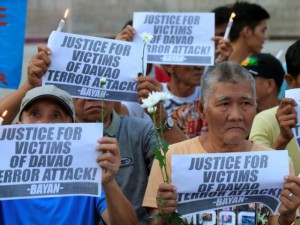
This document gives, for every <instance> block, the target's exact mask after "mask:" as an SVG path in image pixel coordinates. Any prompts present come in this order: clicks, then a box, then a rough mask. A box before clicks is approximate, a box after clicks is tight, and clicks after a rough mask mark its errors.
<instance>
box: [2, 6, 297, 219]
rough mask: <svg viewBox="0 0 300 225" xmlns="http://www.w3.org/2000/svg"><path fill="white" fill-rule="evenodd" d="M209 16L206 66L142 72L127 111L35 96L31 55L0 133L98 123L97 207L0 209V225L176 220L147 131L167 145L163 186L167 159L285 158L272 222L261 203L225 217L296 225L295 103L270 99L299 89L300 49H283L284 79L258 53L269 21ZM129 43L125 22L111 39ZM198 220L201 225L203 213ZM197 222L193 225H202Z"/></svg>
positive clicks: (37, 86)
mask: <svg viewBox="0 0 300 225" xmlns="http://www.w3.org/2000/svg"><path fill="white" fill-rule="evenodd" d="M232 11H234V12H235V13H236V15H237V16H236V18H235V21H234V23H233V25H232V29H231V32H230V34H229V39H224V38H223V37H222V36H223V35H224V33H225V29H226V26H227V22H228V18H229V16H230V13H231V12H232ZM212 12H214V13H215V17H216V19H215V21H216V23H215V37H213V40H214V41H215V45H216V50H215V65H214V66H212V67H210V68H206V67H204V66H199V65H194V66H191V65H174V64H172V65H168V64H166V65H152V64H149V65H148V70H147V72H146V73H147V74H148V75H149V76H140V77H137V78H136V82H137V91H138V102H136V103H133V102H132V103H129V102H114V101H109V100H100V99H99V100H90V99H80V98H74V99H72V98H71V96H70V94H68V93H67V92H65V91H63V90H61V89H59V88H57V87H55V86H53V85H44V86H42V77H43V76H44V75H45V73H46V71H47V69H48V67H49V65H50V64H51V59H50V56H51V54H52V52H51V49H50V48H49V47H47V46H46V45H44V44H41V45H39V46H38V50H37V54H36V55H34V56H33V57H32V59H31V60H30V62H29V65H28V78H27V80H26V81H25V83H24V84H23V85H22V86H20V88H19V89H18V90H17V91H15V92H14V93H12V94H10V95H8V96H5V97H4V98H2V99H1V100H0V114H1V113H2V112H4V111H5V110H8V111H9V114H8V115H7V116H6V117H5V121H4V123H3V124H11V123H13V121H14V119H15V118H17V121H18V122H17V123H18V124H20V126H22V124H34V123H36V124H40V123H93V122H96V121H102V122H103V126H104V134H103V136H104V137H102V138H100V139H99V140H97V142H98V144H99V145H98V147H97V149H96V150H97V151H99V152H102V154H99V157H98V158H96V159H95V160H96V161H97V162H98V164H99V167H101V168H102V171H103V172H102V180H101V182H102V187H103V191H102V193H101V196H100V197H98V198H97V197H88V196H68V197H51V198H34V199H14V200H1V201H0V224H99V223H100V224H111V225H116V224H125V225H126V224H128V225H134V224H139V225H147V224H152V225H154V224H165V221H163V220H160V219H159V218H149V215H152V214H157V213H160V214H164V215H165V214H171V213H173V212H175V211H176V208H177V205H178V195H177V193H176V189H177V188H176V186H174V185H173V184H172V180H171V183H164V182H163V178H162V174H161V171H160V165H159V162H158V161H157V160H155V159H154V158H155V154H154V152H153V148H154V145H155V144H156V143H155V132H156V127H159V129H160V130H162V133H163V137H164V139H166V140H167V141H168V142H169V143H170V146H169V150H168V152H167V163H166V167H167V172H168V173H169V174H170V177H171V175H172V170H171V159H172V155H181V154H206V153H228V152H257V151H270V152H272V151H275V150H278V151H280V150H285V149H286V150H288V153H289V156H290V158H291V161H290V162H289V163H290V168H289V169H290V173H289V174H286V176H285V177H283V178H282V179H284V186H283V187H282V191H281V194H280V206H279V210H278V214H272V213H271V212H270V210H269V209H268V208H267V207H266V206H264V205H262V204H261V203H255V204H254V205H253V204H251V206H250V204H244V205H238V206H235V207H231V209H230V211H231V212H232V213H234V214H235V215H236V221H237V220H238V213H239V212H241V211H249V212H253V213H254V214H255V215H260V216H257V217H256V218H257V219H256V221H255V222H254V223H250V224H262V225H263V224H271V225H275V224H276V225H277V224H280V225H291V224H293V223H295V221H296V219H297V217H298V215H299V212H298V210H299V206H300V177H298V176H297V175H298V174H299V173H300V163H299V159H300V151H299V148H298V145H297V141H296V139H295V138H294V135H293V133H292V128H293V127H295V126H296V125H297V122H298V121H297V112H296V110H295V106H297V102H295V101H294V100H293V99H290V98H284V99H279V98H278V94H279V91H280V88H281V85H282V83H283V81H284V80H285V81H286V82H287V84H288V85H289V87H290V88H299V87H300V78H299V77H300V40H298V41H296V42H295V43H294V44H292V45H291V46H290V47H289V48H288V49H287V52H286V55H285V59H286V65H287V71H286V72H285V71H284V69H283V67H282V65H281V63H280V61H279V60H278V59H276V57H274V56H272V55H271V54H268V53H261V50H262V46H263V44H264V41H265V39H266V35H265V31H266V29H267V23H268V19H270V15H269V13H268V12H267V10H266V9H264V8H263V7H261V6H259V5H257V4H254V3H253V4H252V3H247V2H240V3H235V4H234V5H233V6H224V7H219V8H217V9H214V10H213V11H212ZM134 35H136V31H135V29H134V27H133V26H132V22H129V23H127V24H126V25H125V26H124V28H123V30H122V31H121V32H120V33H118V34H117V35H116V39H117V40H121V41H132V40H133V37H134ZM154 91H156V92H162V91H163V92H167V93H170V94H171V95H172V96H173V97H172V98H171V99H169V100H167V101H165V102H164V104H163V106H161V110H162V115H159V114H156V115H155V118H156V119H155V120H154V121H152V119H153V118H152V117H150V116H149V115H148V114H147V112H146V111H145V110H144V109H143V108H142V107H141V103H142V99H144V98H147V97H148V96H149V93H151V92H154ZM103 111H104V112H105V116H104V114H103V113H101V112H103ZM102 117H103V118H102ZM153 122H155V123H156V124H153ZM162 124H163V126H160V125H162ZM0 145H1V144H0ZM162 202H163V203H164V204H162ZM222 210H223V209H217V210H212V211H213V214H214V215H216V216H215V217H214V218H217V219H215V221H211V223H209V224H222V222H221V220H220V219H218V215H220V212H221V211H222ZM262 215H263V216H262ZM199 216H200V217H201V216H202V218H199V221H203V220H204V219H203V218H204V217H205V213H200V214H199ZM199 221H198V222H197V223H195V224H205V223H204V222H199ZM223 224H224V223H223ZM231 224H238V223H237V222H234V223H231ZM245 224H249V223H245Z"/></svg>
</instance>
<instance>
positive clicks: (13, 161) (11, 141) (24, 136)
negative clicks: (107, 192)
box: [0, 123, 103, 200]
mask: <svg viewBox="0 0 300 225" xmlns="http://www.w3.org/2000/svg"><path fill="white" fill-rule="evenodd" d="M102 135H103V125H102V123H61V124H25V125H7V126H0V143H1V151H0V161H1V163H0V200H4V199H18V198H37V197H38V198H41V197H55V196H69V195H89V196H100V194H101V168H100V166H99V165H98V163H97V161H96V159H97V157H98V156H99V154H101V153H100V152H98V151H96V146H98V145H99V143H98V142H97V139H98V138H100V137H102Z"/></svg>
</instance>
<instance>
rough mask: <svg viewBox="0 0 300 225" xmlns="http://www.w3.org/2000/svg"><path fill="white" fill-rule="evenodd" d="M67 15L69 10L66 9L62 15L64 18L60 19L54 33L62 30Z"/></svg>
mask: <svg viewBox="0 0 300 225" xmlns="http://www.w3.org/2000/svg"><path fill="white" fill-rule="evenodd" d="M68 13H69V9H66V11H65V14H64V18H62V19H61V20H60V22H59V24H58V27H57V29H56V31H58V32H61V30H62V29H63V27H64V25H65V21H66V19H67V16H68Z"/></svg>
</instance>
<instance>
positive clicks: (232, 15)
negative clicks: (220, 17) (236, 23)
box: [230, 12, 236, 20]
mask: <svg viewBox="0 0 300 225" xmlns="http://www.w3.org/2000/svg"><path fill="white" fill-rule="evenodd" d="M235 16H236V15H235V13H234V12H232V13H231V15H230V19H231V20H233V18H234V17H235Z"/></svg>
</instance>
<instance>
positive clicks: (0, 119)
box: [0, 116, 4, 126]
mask: <svg viewBox="0 0 300 225" xmlns="http://www.w3.org/2000/svg"><path fill="white" fill-rule="evenodd" d="M3 120H4V119H3V117H1V116H0V126H1V125H2V123H3Z"/></svg>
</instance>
